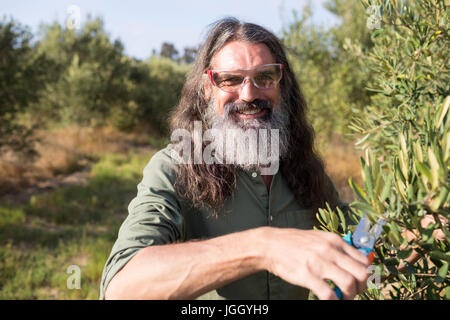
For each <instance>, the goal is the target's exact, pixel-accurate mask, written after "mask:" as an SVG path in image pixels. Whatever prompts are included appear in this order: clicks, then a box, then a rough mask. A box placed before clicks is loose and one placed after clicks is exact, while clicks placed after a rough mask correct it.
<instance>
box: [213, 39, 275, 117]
mask: <svg viewBox="0 0 450 320" xmlns="http://www.w3.org/2000/svg"><path fill="white" fill-rule="evenodd" d="M272 63H276V61H275V58H274V56H273V55H272V53H271V52H270V50H269V48H268V47H267V46H266V45H265V44H262V43H259V44H252V43H248V42H242V41H232V42H229V43H227V44H226V45H225V46H224V47H223V48H222V49H221V50H219V52H217V53H216V55H215V56H214V57H213V60H212V66H211V69H213V70H215V69H230V70H237V69H251V68H255V67H257V66H261V65H264V64H272ZM211 93H212V95H213V99H214V102H215V106H216V110H215V111H216V113H217V114H218V115H222V114H223V112H224V108H225V105H226V104H227V103H230V102H231V103H233V102H236V103H242V102H243V103H251V102H253V101H255V100H262V101H268V102H271V104H272V105H273V107H274V108H277V107H278V106H279V99H280V88H279V85H277V86H276V87H275V88H272V89H259V88H257V87H255V86H254V84H253V83H252V81H245V83H244V86H243V87H242V88H241V89H240V90H238V91H236V92H224V91H222V90H221V89H219V88H217V87H216V86H213V87H212V92H211ZM265 113H267V110H263V111H262V112H259V113H257V114H243V113H236V114H235V118H236V120H251V119H258V118H262V117H264V116H266V114H265Z"/></svg>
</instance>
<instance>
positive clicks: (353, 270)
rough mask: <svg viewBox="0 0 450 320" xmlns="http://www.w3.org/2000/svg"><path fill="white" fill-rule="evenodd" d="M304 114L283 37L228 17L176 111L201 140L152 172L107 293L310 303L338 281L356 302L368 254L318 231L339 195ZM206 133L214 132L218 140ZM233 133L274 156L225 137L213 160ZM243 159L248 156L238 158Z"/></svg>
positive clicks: (134, 207)
mask: <svg viewBox="0 0 450 320" xmlns="http://www.w3.org/2000/svg"><path fill="white" fill-rule="evenodd" d="M305 112H306V104H305V101H304V98H303V97H302V94H301V92H300V89H299V86H298V84H297V82H296V80H295V77H294V75H293V73H292V71H291V69H290V66H289V63H288V61H287V59H286V55H285V53H284V50H283V47H282V44H281V43H280V41H279V40H278V39H277V38H276V37H275V36H274V35H273V34H272V33H270V32H269V31H267V30H265V29H264V28H262V27H260V26H257V25H254V24H249V23H241V22H240V21H238V20H235V19H232V18H229V19H224V20H221V21H219V22H217V23H216V24H215V25H214V26H213V27H212V28H211V30H210V32H209V34H208V36H207V38H206V40H205V42H204V44H203V46H202V47H201V48H200V50H199V53H198V56H197V59H196V61H195V63H194V66H193V68H192V71H191V72H190V74H189V75H188V77H187V81H186V84H185V86H184V88H183V92H182V96H181V99H180V103H179V105H178V107H177V109H176V110H175V112H174V113H173V115H172V118H171V126H172V130H173V132H175V131H176V130H182V131H183V132H188V133H189V136H188V137H185V136H184V137H185V138H191V139H188V140H189V141H190V142H193V143H194V147H193V148H191V147H190V145H189V144H188V147H187V148H186V147H185V146H182V147H183V148H181V150H180V148H178V147H179V145H178V144H177V142H180V141H181V139H179V138H180V137H182V136H183V135H172V138H174V137H175V139H173V140H172V142H174V143H173V144H172V145H171V146H169V147H167V148H165V149H163V150H161V151H159V152H158V153H157V154H155V155H154V156H153V158H152V159H151V161H150V162H149V164H148V165H147V167H146V168H145V169H144V177H143V180H142V182H141V183H140V184H139V185H138V194H137V197H136V198H135V199H133V201H132V202H131V203H130V205H129V215H128V217H127V219H126V220H125V221H124V223H123V225H122V227H121V229H120V231H119V235H118V239H117V241H116V243H115V245H114V247H113V249H112V252H111V255H110V257H109V259H108V261H107V263H106V266H105V269H104V272H103V277H102V283H101V298H103V297H104V298H106V299H141V298H142V299H193V298H199V297H200V298H222V299H223V298H225V299H307V298H308V294H309V292H310V291H312V292H313V293H314V294H315V295H317V297H318V298H319V299H336V298H337V297H336V295H335V294H334V292H333V290H332V289H331V288H330V286H329V285H328V284H327V282H326V280H327V279H328V280H331V281H333V282H334V283H335V284H337V285H338V286H339V287H340V289H341V290H342V292H343V295H344V298H345V299H353V298H354V296H355V295H356V294H358V293H360V292H362V291H363V290H364V288H365V283H366V280H367V278H368V274H367V272H366V269H367V267H368V266H369V261H368V259H367V258H366V257H365V256H364V255H363V254H361V253H359V252H358V251H357V250H356V249H355V248H353V247H351V246H349V245H348V244H346V243H345V241H343V240H342V239H341V238H340V237H339V236H337V235H335V234H331V233H327V232H323V231H316V230H312V229H313V226H315V225H316V224H317V223H316V220H315V213H316V212H317V209H318V208H320V207H324V206H325V203H326V202H328V203H329V204H331V205H332V206H336V205H338V204H339V200H338V197H337V193H336V191H335V189H334V187H333V185H332V183H331V181H330V179H329V178H328V177H327V175H326V173H325V171H324V169H323V164H322V162H321V160H320V158H319V157H318V156H317V155H316V153H315V152H314V148H313V130H312V128H311V127H310V125H309V124H308V123H307V121H306V117H305ZM198 129H201V130H202V132H203V130H209V129H211V130H212V129H214V130H215V131H214V134H212V136H213V137H214V138H212V139H209V140H208V139H205V137H207V135H206V132H205V135H202V133H200V134H198ZM230 129H233V130H235V131H236V132H237V133H236V135H235V136H233V138H235V140H234V141H236V140H238V141H240V140H242V139H246V138H248V139H247V140H246V141H248V142H249V143H248V144H247V145H246V146H253V147H254V146H258V147H259V146H261V145H264V147H265V148H263V149H264V150H266V151H267V150H271V153H270V154H271V157H269V160H270V161H265V160H267V159H265V158H264V157H260V154H258V156H256V157H255V156H252V155H253V154H254V153H255V150H252V149H253V148H250V147H249V148H248V149H245V148H244V149H241V150H240V149H239V147H237V149H236V148H234V147H233V144H229V142H230V141H222V140H220V139H219V141H222V142H223V143H216V150H215V151H213V152H210V153H209V158H208V154H207V153H206V152H204V151H205V150H206V149H207V145H208V142H211V141H215V142H217V140H215V139H216V138H218V137H221V138H223V140H230V139H231V138H229V136H228V135H227V132H228V131H229V130H230ZM239 129H241V130H239ZM227 130H228V131H227ZM248 130H257V131H258V132H265V133H264V134H258V135H253V136H252V135H247V134H246V133H247V131H248ZM263 130H265V131H263ZM274 137H275V138H276V139H272V138H274ZM177 138H178V139H177ZM199 139H201V141H199ZM255 139H256V140H257V143H255V141H256V140H255ZM261 143H262V144H261ZM269 145H270V146H269ZM273 145H275V146H276V147H275V148H273ZM199 146H200V149H201V150H200V153H198V151H199ZM174 150H175V153H174ZM190 151H193V153H194V155H191V152H190ZM210 151H211V150H210ZM236 151H237V152H236ZM196 152H197V156H196V155H195V153H196ZM242 153H245V154H247V153H248V156H246V157H240V156H242ZM257 153H260V150H259V151H257ZM199 154H200V155H201V157H200V158H199V157H198V155H199ZM174 155H175V156H174ZM274 155H276V156H277V157H273V156H274ZM177 156H178V157H177ZM236 157H238V158H239V157H240V158H243V160H242V161H228V160H229V159H231V160H233V159H236ZM176 158H177V161H175V159H176ZM180 159H181V160H180ZM208 159H209V161H206V160H208ZM249 159H250V160H249ZM273 164H275V166H273ZM269 168H270V169H271V170H272V171H271V170H267V169H269ZM278 168H279V170H278Z"/></svg>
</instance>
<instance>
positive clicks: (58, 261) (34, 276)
mask: <svg viewBox="0 0 450 320" xmlns="http://www.w3.org/2000/svg"><path fill="white" fill-rule="evenodd" d="M150 157H151V154H148V153H146V154H142V153H141V154H108V155H103V156H101V157H100V159H99V161H98V162H97V163H96V164H95V165H93V166H92V167H91V170H90V173H89V176H88V178H87V179H86V181H85V183H84V184H83V185H68V186H64V187H61V188H57V189H54V190H52V191H50V192H47V193H41V194H38V195H33V196H32V197H31V198H30V199H29V200H27V201H25V202H24V203H14V202H11V201H8V203H4V202H3V203H0V299H98V297H99V283H100V278H101V273H102V270H103V266H104V264H105V261H106V259H107V257H108V255H109V252H110V250H111V247H112V245H113V243H114V240H115V238H116V236H117V231H118V229H119V227H120V224H121V222H122V221H123V219H124V218H125V216H126V214H127V205H128V203H129V201H130V200H131V199H132V198H133V197H134V195H135V194H136V185H137V183H138V182H139V181H140V179H141V175H142V170H143V168H144V166H145V165H146V163H147V162H148V160H149V159H150ZM71 265H75V266H78V267H79V270H80V271H81V272H80V288H79V289H77V288H76V287H75V288H73V286H71V284H73V283H74V282H73V279H74V278H73V277H72V276H73V275H75V273H71V270H70V269H69V266H71ZM68 271H69V273H68ZM72 272H73V271H72ZM71 277H72V278H71Z"/></svg>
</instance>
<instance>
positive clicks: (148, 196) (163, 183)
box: [100, 148, 185, 299]
mask: <svg viewBox="0 0 450 320" xmlns="http://www.w3.org/2000/svg"><path fill="white" fill-rule="evenodd" d="M174 182H175V165H174V163H173V162H172V159H171V158H170V154H169V152H168V150H167V148H166V149H163V150H161V151H159V152H157V153H156V154H155V155H154V156H153V157H152V159H151V160H150V162H149V163H148V164H147V166H146V167H145V169H144V174H143V179H142V181H141V182H140V183H139V184H138V186H137V190H138V191H137V195H136V197H135V198H134V199H133V200H132V201H131V202H130V204H129V206H128V216H127V218H126V219H125V220H124V222H123V223H122V225H121V227H120V229H119V233H118V237H117V240H116V242H115V243H114V246H113V248H112V250H111V253H110V256H109V258H108V259H107V261H106V264H105V267H104V269H103V274H102V279H101V283H100V299H104V294H105V290H106V288H107V286H108V284H109V282H110V281H111V279H112V278H113V277H114V275H115V274H116V273H117V272H119V271H120V270H121V269H122V268H123V267H124V266H125V264H126V263H127V262H128V261H129V260H130V259H131V258H132V257H133V256H134V255H135V254H136V253H137V252H138V251H139V250H140V249H142V248H145V247H148V246H151V245H161V244H167V243H173V242H176V241H180V240H183V239H184V238H185V229H184V221H183V216H182V214H181V204H180V202H179V200H178V197H177V195H176V192H175V189H174V186H173V185H174Z"/></svg>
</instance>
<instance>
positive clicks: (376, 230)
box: [334, 214, 386, 299]
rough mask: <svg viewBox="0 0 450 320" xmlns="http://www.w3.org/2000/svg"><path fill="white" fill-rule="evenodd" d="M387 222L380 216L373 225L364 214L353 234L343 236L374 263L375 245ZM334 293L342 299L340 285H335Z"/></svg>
mask: <svg viewBox="0 0 450 320" xmlns="http://www.w3.org/2000/svg"><path fill="white" fill-rule="evenodd" d="M385 223H386V219H384V218H380V219H378V221H377V222H376V223H375V224H374V225H373V226H372V227H371V223H370V220H369V218H368V217H367V215H365V214H364V215H363V216H362V218H361V220H360V221H359V223H358V224H357V226H356V229H355V231H354V232H353V234H352V233H351V232H349V233H347V234H346V235H345V236H343V237H342V238H343V239H344V240H345V241H346V242H347V243H348V244H349V245H351V246H353V247H355V248H356V249H358V251H359V252H361V253H362V254H364V255H365V256H366V257H368V258H369V260H370V262H371V263H372V262H373V260H374V257H375V255H374V253H373V247H374V245H375V242H376V241H377V240H378V238H379V237H380V235H381V232H382V231H383V228H382V227H383V225H384V224H385ZM334 293H335V294H336V296H337V297H338V299H342V296H343V295H342V291H341V289H339V287H337V286H336V287H334Z"/></svg>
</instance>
